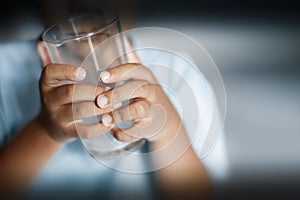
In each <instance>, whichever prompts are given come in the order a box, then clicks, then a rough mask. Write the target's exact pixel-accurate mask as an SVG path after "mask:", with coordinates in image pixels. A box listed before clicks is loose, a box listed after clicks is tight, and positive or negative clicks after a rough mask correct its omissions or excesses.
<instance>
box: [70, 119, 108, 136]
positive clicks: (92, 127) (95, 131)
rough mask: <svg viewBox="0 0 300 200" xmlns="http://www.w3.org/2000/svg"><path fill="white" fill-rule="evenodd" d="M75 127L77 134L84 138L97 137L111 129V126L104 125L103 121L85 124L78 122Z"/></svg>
mask: <svg viewBox="0 0 300 200" xmlns="http://www.w3.org/2000/svg"><path fill="white" fill-rule="evenodd" d="M73 127H75V129H76V133H77V136H79V137H80V138H82V139H89V138H93V137H97V136H99V135H101V134H103V133H106V132H108V131H109V128H108V127H106V126H104V125H103V124H102V123H97V124H84V123H82V122H76V123H75V126H73Z"/></svg>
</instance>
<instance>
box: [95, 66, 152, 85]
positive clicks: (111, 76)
mask: <svg viewBox="0 0 300 200" xmlns="http://www.w3.org/2000/svg"><path fill="white" fill-rule="evenodd" d="M100 78H101V80H102V81H103V82H104V83H116V82H119V81H123V80H137V79H143V80H146V81H148V82H154V81H156V80H155V78H154V76H153V74H152V72H151V71H150V70H149V69H147V68H146V67H144V66H143V65H141V64H139V63H128V64H123V65H120V66H118V67H114V68H111V69H108V70H106V71H103V72H102V73H101V74H100Z"/></svg>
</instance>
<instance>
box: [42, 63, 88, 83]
mask: <svg viewBox="0 0 300 200" xmlns="http://www.w3.org/2000/svg"><path fill="white" fill-rule="evenodd" d="M85 76H86V71H85V70H84V69H83V68H81V67H75V66H70V65H65V64H49V65H47V66H46V67H44V69H43V72H42V76H41V81H40V82H41V84H42V85H45V86H52V85H57V84H59V82H60V81H61V80H70V81H81V80H83V79H84V78H85Z"/></svg>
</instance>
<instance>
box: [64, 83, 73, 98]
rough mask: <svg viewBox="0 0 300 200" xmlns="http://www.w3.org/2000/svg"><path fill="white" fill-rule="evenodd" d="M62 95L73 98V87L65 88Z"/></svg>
mask: <svg viewBox="0 0 300 200" xmlns="http://www.w3.org/2000/svg"><path fill="white" fill-rule="evenodd" d="M62 93H63V95H64V96H66V97H72V95H73V85H67V86H64V87H63V92H62Z"/></svg>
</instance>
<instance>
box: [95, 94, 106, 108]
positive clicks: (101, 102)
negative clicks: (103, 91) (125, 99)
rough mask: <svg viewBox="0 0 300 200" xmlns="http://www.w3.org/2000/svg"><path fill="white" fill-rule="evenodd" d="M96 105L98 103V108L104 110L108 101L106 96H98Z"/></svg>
mask: <svg viewBox="0 0 300 200" xmlns="http://www.w3.org/2000/svg"><path fill="white" fill-rule="evenodd" d="M97 103H98V106H99V107H101V108H104V107H105V106H106V105H107V103H108V99H107V97H106V96H103V95H101V96H98V98H97Z"/></svg>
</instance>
